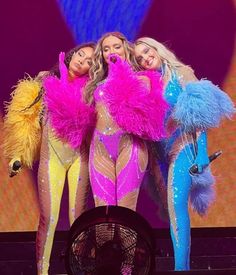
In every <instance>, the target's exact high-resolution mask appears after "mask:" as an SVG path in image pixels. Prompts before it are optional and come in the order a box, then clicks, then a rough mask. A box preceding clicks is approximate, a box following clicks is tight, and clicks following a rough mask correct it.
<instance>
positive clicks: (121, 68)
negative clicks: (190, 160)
mask: <svg viewBox="0 0 236 275" xmlns="http://www.w3.org/2000/svg"><path fill="white" fill-rule="evenodd" d="M145 78H146V80H148V82H150V85H149V84H148V85H147V83H146V81H144V80H145ZM148 86H150V87H149V88H148ZM99 88H101V89H103V90H104V99H105V102H106V104H107V105H108V107H109V112H110V113H111V115H112V117H113V118H114V120H115V121H116V123H117V124H118V125H119V127H121V128H122V129H123V130H125V131H127V132H128V133H132V134H134V135H137V136H140V137H141V138H145V139H150V140H156V141H157V140H160V139H162V138H164V137H165V129H164V119H165V115H166V112H167V109H168V104H167V103H166V101H165V100H164V97H163V83H162V81H161V79H160V75H159V73H157V72H154V71H149V72H139V73H135V72H134V71H133V70H132V69H131V67H130V66H129V64H128V63H127V62H124V61H122V60H120V59H118V61H117V62H116V63H115V64H113V63H111V64H109V74H108V77H107V80H106V82H105V83H104V84H102V85H101V86H100V87H98V89H99Z"/></svg>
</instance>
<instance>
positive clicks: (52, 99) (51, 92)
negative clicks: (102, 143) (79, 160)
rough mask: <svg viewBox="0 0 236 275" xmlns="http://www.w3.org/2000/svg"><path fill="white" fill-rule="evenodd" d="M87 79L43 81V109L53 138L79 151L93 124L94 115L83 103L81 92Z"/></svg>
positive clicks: (51, 77) (92, 108)
mask: <svg viewBox="0 0 236 275" xmlns="http://www.w3.org/2000/svg"><path fill="white" fill-rule="evenodd" d="M86 81H87V77H80V78H76V79H75V80H74V81H71V82H62V81H61V80H60V79H58V78H56V77H53V76H50V77H47V78H46V79H45V80H44V84H43V85H44V88H45V91H46V93H45V97H44V100H45V105H46V107H47V111H48V116H49V119H50V123H51V126H52V128H53V129H54V131H55V133H56V136H57V137H58V138H59V139H62V140H64V141H66V142H67V143H69V144H70V146H71V147H72V148H74V149H75V148H78V147H79V146H80V145H81V143H82V141H83V139H84V138H85V137H86V135H87V134H88V133H89V132H90V131H91V130H92V128H93V127H94V124H95V119H96V114H95V109H94V107H92V106H88V105H87V104H85V103H84V102H83V101H82V96H81V91H82V89H83V87H84V86H85V83H86Z"/></svg>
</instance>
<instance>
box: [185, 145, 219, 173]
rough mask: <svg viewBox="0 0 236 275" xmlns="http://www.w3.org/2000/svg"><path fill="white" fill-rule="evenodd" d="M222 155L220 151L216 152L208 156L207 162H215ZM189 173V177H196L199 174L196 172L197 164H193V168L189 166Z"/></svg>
mask: <svg viewBox="0 0 236 275" xmlns="http://www.w3.org/2000/svg"><path fill="white" fill-rule="evenodd" d="M221 154H222V151H221V150H220V151H216V152H215V153H213V154H212V155H210V156H209V157H208V158H209V162H212V161H213V160H215V159H216V158H218V157H219V156H220V155H221ZM189 173H190V174H191V175H193V176H194V175H196V174H199V171H198V165H197V164H194V165H193V166H191V167H190V168H189Z"/></svg>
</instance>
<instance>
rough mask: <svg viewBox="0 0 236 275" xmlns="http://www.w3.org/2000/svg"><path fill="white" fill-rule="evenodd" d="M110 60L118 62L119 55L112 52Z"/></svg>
mask: <svg viewBox="0 0 236 275" xmlns="http://www.w3.org/2000/svg"><path fill="white" fill-rule="evenodd" d="M110 61H111V62H112V63H116V61H117V57H116V55H115V54H111V55H110Z"/></svg>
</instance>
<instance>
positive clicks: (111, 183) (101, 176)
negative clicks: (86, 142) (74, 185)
mask: <svg viewBox="0 0 236 275" xmlns="http://www.w3.org/2000/svg"><path fill="white" fill-rule="evenodd" d="M109 138H112V137H109V136H105V135H102V134H100V133H98V132H96V131H95V133H94V137H93V140H92V143H91V146H90V154H89V175H90V182H91V187H92V192H93V197H94V201H95V206H96V207H97V206H103V205H117V199H116V190H115V187H116V186H115V181H116V175H115V161H114V159H113V156H112V155H111V154H110V152H109V151H108V150H107V146H106V145H107V144H106V142H105V139H106V141H107V139H109Z"/></svg>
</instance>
